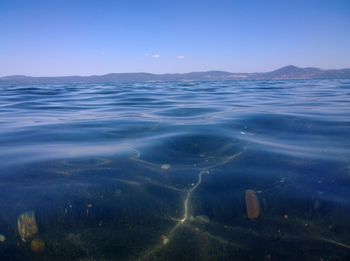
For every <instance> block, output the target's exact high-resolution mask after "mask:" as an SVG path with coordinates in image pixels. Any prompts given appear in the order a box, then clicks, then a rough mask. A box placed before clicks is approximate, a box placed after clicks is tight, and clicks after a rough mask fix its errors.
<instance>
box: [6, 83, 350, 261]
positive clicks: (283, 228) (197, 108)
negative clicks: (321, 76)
mask: <svg viewBox="0 0 350 261" xmlns="http://www.w3.org/2000/svg"><path fill="white" fill-rule="evenodd" d="M247 190H249V191H250V192H251V193H253V194H254V195H255V196H256V200H255V208H256V207H257V206H258V209H255V211H256V212H258V217H256V218H248V216H247V208H249V207H251V206H249V204H248V203H247V201H246V191H247ZM253 201H254V200H253ZM349 221H350V80H317V81H316V80H312V81H311V80H309V81H306V80H305V81H304V80H303V81H233V82H188V83H133V84H69V85H2V86H0V260H11V261H12V260H86V261H87V260H91V261H92V260H98V261H100V260H192V261H194V260H308V261H312V260H317V261H320V260H322V261H326V260H330V261H332V260H350V222H349ZM35 240H37V241H36V242H38V241H40V243H41V244H39V247H38V248H35V246H33V244H34V243H33V241H35Z"/></svg>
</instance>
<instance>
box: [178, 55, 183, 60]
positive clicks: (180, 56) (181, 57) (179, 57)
mask: <svg viewBox="0 0 350 261" xmlns="http://www.w3.org/2000/svg"><path fill="white" fill-rule="evenodd" d="M176 59H180V60H181V59H185V56H183V55H178V56H176Z"/></svg>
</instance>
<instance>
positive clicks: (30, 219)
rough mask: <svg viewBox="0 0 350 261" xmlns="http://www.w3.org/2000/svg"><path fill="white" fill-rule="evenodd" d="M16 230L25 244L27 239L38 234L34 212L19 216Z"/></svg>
mask: <svg viewBox="0 0 350 261" xmlns="http://www.w3.org/2000/svg"><path fill="white" fill-rule="evenodd" d="M17 228H18V233H19V235H20V237H21V239H22V241H23V242H26V240H27V239H30V238H33V237H34V236H35V235H36V234H38V232H39V230H38V225H37V223H36V219H35V213H34V211H27V212H25V213H22V214H21V215H19V217H18V220H17Z"/></svg>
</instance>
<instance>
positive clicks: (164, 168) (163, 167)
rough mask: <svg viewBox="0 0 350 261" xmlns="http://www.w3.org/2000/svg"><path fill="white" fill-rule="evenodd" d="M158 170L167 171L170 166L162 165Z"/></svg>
mask: <svg viewBox="0 0 350 261" xmlns="http://www.w3.org/2000/svg"><path fill="white" fill-rule="evenodd" d="M160 168H161V169H162V170H168V169H170V168H171V166H170V164H163V165H162V166H160Z"/></svg>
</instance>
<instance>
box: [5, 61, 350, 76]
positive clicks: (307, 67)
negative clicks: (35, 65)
mask: <svg viewBox="0 0 350 261" xmlns="http://www.w3.org/2000/svg"><path fill="white" fill-rule="evenodd" d="M288 67H294V68H298V69H310V68H312V69H318V70H321V71H328V70H346V69H350V67H345V68H338V69H334V68H332V69H329V68H327V69H325V68H320V67H314V66H305V67H301V66H296V65H292V64H291V65H285V66H282V67H278V68H276V69H273V70H270V71H260V72H231V71H226V70H203V71H188V72H166V73H152V72H145V71H139V72H109V73H103V74H89V75H78V74H71V75H49V76H33V75H26V74H12V75H2V76H1V75H0V78H6V77H31V78H54V77H93V76H105V75H109V74H151V75H166V74H172V75H174V74H189V73H205V72H225V73H232V74H259V73H269V72H274V71H277V70H280V69H283V68H288Z"/></svg>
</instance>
